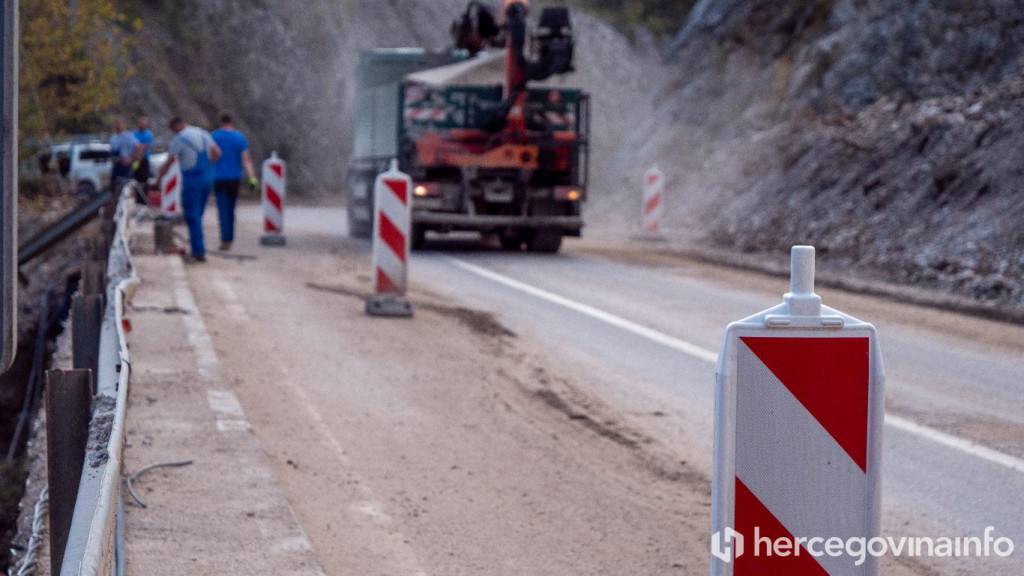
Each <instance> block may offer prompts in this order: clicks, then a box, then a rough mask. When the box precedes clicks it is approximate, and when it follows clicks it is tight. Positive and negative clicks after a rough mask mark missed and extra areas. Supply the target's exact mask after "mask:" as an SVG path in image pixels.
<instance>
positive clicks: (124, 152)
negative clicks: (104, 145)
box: [110, 118, 143, 189]
mask: <svg viewBox="0 0 1024 576" xmlns="http://www.w3.org/2000/svg"><path fill="white" fill-rule="evenodd" d="M142 151H143V146H142V144H139V141H138V140H136V139H135V136H134V135H133V134H132V133H131V132H129V131H128V129H127V127H126V126H125V122H124V118H115V119H114V135H113V136H111V137H110V156H111V157H112V160H113V162H114V166H113V168H111V171H110V185H111V186H112V187H114V188H115V189H116V187H117V185H118V180H128V179H130V178H131V177H132V172H133V171H134V165H135V163H136V162H138V161H139V159H141V158H142Z"/></svg>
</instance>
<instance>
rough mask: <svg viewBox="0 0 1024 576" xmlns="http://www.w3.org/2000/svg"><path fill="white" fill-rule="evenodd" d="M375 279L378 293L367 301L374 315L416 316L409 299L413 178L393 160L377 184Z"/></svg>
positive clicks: (375, 205)
mask: <svg viewBox="0 0 1024 576" xmlns="http://www.w3.org/2000/svg"><path fill="white" fill-rule="evenodd" d="M373 195H374V214H373V222H374V226H373V278H374V280H373V282H374V287H373V291H374V294H373V296H371V297H370V298H369V299H368V300H367V302H366V313H367V314H370V315H371V316H412V304H411V303H410V302H409V301H408V300H406V299H405V291H406V286H407V282H408V277H409V251H410V247H411V240H410V231H411V227H412V178H410V177H409V176H408V175H407V174H404V173H402V172H400V171H399V170H398V161H397V160H392V161H391V166H390V168H389V169H388V171H387V172H384V173H382V174H380V175H378V176H377V180H376V182H375V183H374V186H373Z"/></svg>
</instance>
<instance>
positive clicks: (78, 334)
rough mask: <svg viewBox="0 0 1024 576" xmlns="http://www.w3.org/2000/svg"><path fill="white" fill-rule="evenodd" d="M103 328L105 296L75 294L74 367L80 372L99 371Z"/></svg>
mask: <svg viewBox="0 0 1024 576" xmlns="http://www.w3.org/2000/svg"><path fill="white" fill-rule="evenodd" d="M102 326H103V296H102V295H100V294H88V295H83V294H75V296H74V297H73V298H72V299H71V356H72V366H73V367H74V368H75V369H79V370H92V371H93V373H94V374H95V373H96V372H97V370H98V369H99V357H100V330H101V328H102Z"/></svg>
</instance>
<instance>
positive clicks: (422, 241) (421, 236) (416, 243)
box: [410, 225, 427, 251]
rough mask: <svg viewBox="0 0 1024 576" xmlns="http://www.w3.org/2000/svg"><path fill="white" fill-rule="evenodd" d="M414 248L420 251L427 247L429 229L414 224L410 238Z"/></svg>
mask: <svg viewBox="0 0 1024 576" xmlns="http://www.w3.org/2000/svg"><path fill="white" fill-rule="evenodd" d="M410 240H411V242H410V243H411V244H412V249H413V250H416V251H419V250H423V249H424V248H426V247H427V229H426V228H424V227H423V226H416V225H413V227H412V238H410Z"/></svg>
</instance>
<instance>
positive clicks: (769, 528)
mask: <svg viewBox="0 0 1024 576" xmlns="http://www.w3.org/2000/svg"><path fill="white" fill-rule="evenodd" d="M792 267H793V269H792V279H791V287H790V292H789V293H787V294H786V295H785V301H784V302H783V303H782V304H780V305H778V306H776V307H774V308H771V309H768V310H765V311H764V312H761V313H759V314H756V315H754V316H751V317H749V318H746V319H744V320H741V321H739V322H734V323H733V324H731V325H730V326H729V328H728V330H727V331H726V338H725V345H724V348H723V350H722V354H721V356H719V364H718V370H717V374H716V376H717V388H716V397H715V405H716V408H715V410H716V412H715V449H714V450H715V453H714V456H715V458H714V478H713V488H712V491H713V498H712V511H711V514H712V534H713V536H712V556H713V557H712V560H711V574H712V575H713V576H744V575H748V574H750V575H753V574H786V575H788V576H789V575H791V576H804V575H816V576H817V575H826V576H873V575H876V574H878V559H877V558H873V557H870V556H869V557H866V558H864V559H863V563H862V564H858V563H857V560H860V559H861V558H859V557H851V555H852V554H856V552H852V551H850V549H849V548H846V547H845V546H846V545H847V544H846V543H847V542H851V541H852V542H857V541H858V540H859V539H863V541H869V540H870V539H872V538H874V537H876V536H878V532H879V519H880V514H879V512H880V496H881V485H880V483H879V479H880V478H881V475H880V470H879V465H880V464H881V446H882V422H883V418H884V405H883V396H884V395H883V379H884V376H883V371H882V358H881V354H880V351H879V346H878V341H877V338H876V333H875V328H874V327H873V326H872V325H870V324H867V323H865V322H862V321H860V320H858V319H856V318H853V317H851V316H847V315H845V314H843V313H841V312H838V311H836V310H833V309H831V308H828V307H824V306H822V304H821V298H820V297H819V296H817V295H816V294H815V293H814V248H812V247H810V246H796V247H794V248H793V253H792ZM830 540H837V541H841V542H842V546H843V553H842V554H840V555H834V554H832V553H831V552H830V551H829V550H827V549H826V545H827V547H828V548H832V547H833V546H835V544H827V543H828V542H830ZM780 542H781V543H782V544H779V543H780ZM780 546H781V548H780ZM787 547H788V550H787V549H786V548H787Z"/></svg>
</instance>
